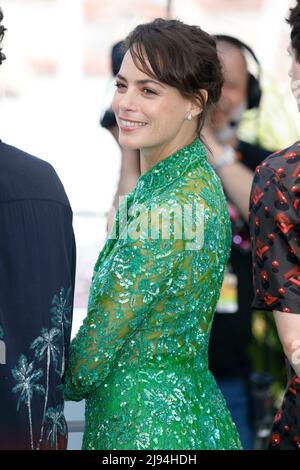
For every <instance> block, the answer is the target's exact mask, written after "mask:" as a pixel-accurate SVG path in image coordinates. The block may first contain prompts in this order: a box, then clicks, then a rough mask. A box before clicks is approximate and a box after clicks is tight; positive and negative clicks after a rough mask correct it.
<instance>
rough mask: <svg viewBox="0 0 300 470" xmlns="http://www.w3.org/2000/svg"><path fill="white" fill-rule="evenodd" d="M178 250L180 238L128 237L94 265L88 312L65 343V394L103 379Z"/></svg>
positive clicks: (163, 283)
mask: <svg viewBox="0 0 300 470" xmlns="http://www.w3.org/2000/svg"><path fill="white" fill-rule="evenodd" d="M183 252H184V241H183V240H176V239H173V240H171V239H170V240H164V239H151V238H149V239H143V238H141V239H137V240H135V239H132V238H130V236H129V238H128V239H127V240H119V241H118V243H117V244H116V245H115V246H114V247H113V249H112V250H111V252H110V253H109V255H108V256H107V257H106V259H105V260H104V261H103V262H102V263H100V267H99V269H98V270H97V268H95V270H96V272H95V274H94V276H93V282H92V287H91V291H90V299H89V308H88V314H87V317H86V319H85V320H84V323H83V325H82V326H81V328H80V330H79V332H78V334H77V336H76V337H75V338H74V340H73V341H72V344H71V349H70V354H69V366H68V368H67V371H66V375H65V389H64V393H65V398H66V399H69V400H80V399H82V398H86V397H88V395H89V394H90V393H91V392H92V391H93V390H94V389H95V388H97V387H99V386H100V385H101V383H102V382H103V381H104V380H105V378H106V376H107V374H108V373H109V371H110V368H111V367H112V365H113V363H114V361H115V359H116V356H117V354H118V352H119V351H120V349H121V348H122V346H123V345H124V342H125V341H129V340H130V338H131V336H132V335H133V333H134V332H135V331H136V330H137V329H138V328H141V326H142V324H143V322H144V321H145V320H146V318H147V315H148V313H149V311H150V310H151V309H152V308H153V307H154V306H155V304H157V303H158V302H160V301H161V298H162V296H163V293H164V291H165V289H166V288H167V287H168V286H169V285H170V283H172V279H173V274H172V273H174V272H176V271H177V269H178V265H179V263H180V262H182V258H183ZM97 264H98V263H97ZM97 264H96V267H97Z"/></svg>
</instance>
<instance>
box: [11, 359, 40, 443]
mask: <svg viewBox="0 0 300 470" xmlns="http://www.w3.org/2000/svg"><path fill="white" fill-rule="evenodd" d="M12 375H13V377H14V379H15V380H16V381H17V382H18V384H17V385H15V386H14V387H13V389H12V391H13V393H16V394H17V393H18V394H19V400H18V403H17V411H19V409H20V405H21V403H22V402H24V403H25V404H26V406H27V409H28V418H29V428H30V443H31V449H32V450H33V449H34V446H33V431H32V416H31V401H32V397H33V394H34V392H37V393H39V394H40V395H44V394H45V389H44V387H43V386H42V385H40V384H38V383H37V381H38V380H39V379H40V378H41V377H42V376H43V371H42V369H37V370H34V366H33V362H30V364H29V363H28V360H27V358H26V356H24V355H22V356H20V358H19V361H18V365H17V366H16V367H15V368H14V369H12Z"/></svg>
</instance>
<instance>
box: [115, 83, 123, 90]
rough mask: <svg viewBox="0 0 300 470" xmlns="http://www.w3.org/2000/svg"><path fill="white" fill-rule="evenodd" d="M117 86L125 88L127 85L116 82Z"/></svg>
mask: <svg viewBox="0 0 300 470" xmlns="http://www.w3.org/2000/svg"><path fill="white" fill-rule="evenodd" d="M115 87H116V88H118V89H121V88H125V85H123V83H120V82H116V83H115Z"/></svg>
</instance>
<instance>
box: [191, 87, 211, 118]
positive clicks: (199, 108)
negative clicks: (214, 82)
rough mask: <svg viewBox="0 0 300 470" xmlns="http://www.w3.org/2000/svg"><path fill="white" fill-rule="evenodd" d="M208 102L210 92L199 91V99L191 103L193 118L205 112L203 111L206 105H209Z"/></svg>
mask: <svg viewBox="0 0 300 470" xmlns="http://www.w3.org/2000/svg"><path fill="white" fill-rule="evenodd" d="M207 100H208V92H207V90H204V89H203V90H202V89H201V90H199V94H198V98H197V99H195V100H194V101H193V102H192V103H191V111H190V112H191V113H192V116H193V117H195V116H199V114H201V113H202V112H203V109H204V108H205V104H206V103H207Z"/></svg>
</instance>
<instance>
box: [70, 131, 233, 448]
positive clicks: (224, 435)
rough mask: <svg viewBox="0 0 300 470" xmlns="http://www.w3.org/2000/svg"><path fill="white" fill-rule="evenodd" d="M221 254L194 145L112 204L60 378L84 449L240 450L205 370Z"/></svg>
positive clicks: (208, 184)
mask: <svg viewBox="0 0 300 470" xmlns="http://www.w3.org/2000/svg"><path fill="white" fill-rule="evenodd" d="M170 208H171V211H173V214H176V215H172V217H171V218H170V219H169V221H168V220H167V219H168V217H165V216H166V215H167V214H168V213H170ZM198 209H199V210H198ZM180 211H181V213H180ZM150 214H151V215H150ZM178 214H179V215H178ZM180 214H181V215H180ZM157 216H158V217H160V219H159V220H160V224H157V223H156V224H154V223H153V220H157V219H155V217H157ZM124 220H125V222H126V220H127V223H124ZM196 226H197V229H195V227H196ZM157 227H159V228H157ZM199 227H200V229H199ZM201 227H202V229H201ZM178 229H179V230H178ZM152 230H153V231H152ZM180 230H181V232H180ZM193 230H194V231H193ZM201 230H202V235H201ZM179 233H181V235H182V236H179V235H178V234H179ZM168 234H169V235H168ZM193 235H194V236H193ZM230 246H231V230H230V222H229V217H228V212H227V204H226V201H225V198H224V194H223V190H222V187H221V183H220V180H219V178H218V177H217V176H216V175H215V173H214V171H213V170H212V168H211V166H210V165H209V164H208V162H207V154H206V151H205V148H204V146H203V145H202V143H201V142H200V140H199V139H196V140H195V141H194V142H192V143H191V144H190V145H188V146H186V147H184V148H182V149H180V150H179V151H177V152H175V153H173V154H172V155H170V156H168V157H167V158H166V159H165V160H162V161H160V162H159V163H157V164H156V165H155V166H154V167H153V168H151V169H150V170H149V171H147V172H146V173H145V174H144V175H142V176H141V177H140V178H139V180H138V182H137V185H136V187H135V189H134V190H133V191H132V193H130V195H129V196H128V197H127V198H124V199H123V201H122V203H121V205H120V208H119V211H118V213H117V215H116V220H115V224H114V226H113V227H112V231H111V234H110V236H109V237H108V239H107V241H106V244H105V246H104V248H103V250H102V251H101V253H100V255H99V258H98V261H97V263H96V266H95V273H94V276H93V280H92V286H91V290H90V297H89V305H88V313H87V317H86V319H85V320H84V323H83V325H82V326H81V328H80V330H79V332H78V334H77V336H76V337H75V338H74V340H73V342H72V344H71V350H70V356H69V364H68V367H67V371H66V375H65V398H66V399H69V400H81V399H83V398H85V399H86V424H85V432H84V439H83V449H91V450H92V449H101V450H108V449H109V450H115V449H116V450H124V449H130V450H133V449H137V450H138V449H140V450H142V449H152V450H155V449H158V450H164V449H166V450H194V449H240V448H241V445H240V441H239V437H238V434H237V431H236V428H235V425H234V424H233V422H232V420H231V416H230V414H229V411H228V409H227V407H226V404H225V401H224V399H223V396H222V394H221V392H220V391H219V389H218V387H217V385H216V382H215V380H214V378H213V376H212V374H211V373H210V371H209V370H208V343H209V334H210V329H211V323H212V320H213V315H214V311H215V307H216V303H217V300H218V297H219V293H220V288H221V285H222V281H223V273H224V268H225V265H226V261H227V258H228V255H229V251H230Z"/></svg>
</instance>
